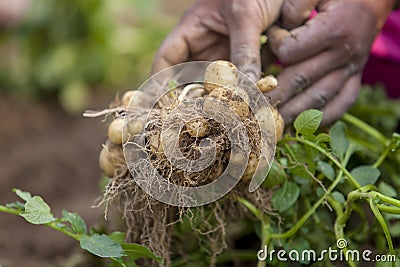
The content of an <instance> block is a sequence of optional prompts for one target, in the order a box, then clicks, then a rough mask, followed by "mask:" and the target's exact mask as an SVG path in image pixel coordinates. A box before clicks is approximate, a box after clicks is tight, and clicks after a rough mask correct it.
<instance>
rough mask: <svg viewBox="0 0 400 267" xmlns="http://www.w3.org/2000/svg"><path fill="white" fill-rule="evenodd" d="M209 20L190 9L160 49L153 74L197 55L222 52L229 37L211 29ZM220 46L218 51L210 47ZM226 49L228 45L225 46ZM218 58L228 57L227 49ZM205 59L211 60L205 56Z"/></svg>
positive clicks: (154, 63)
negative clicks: (202, 18)
mask: <svg viewBox="0 0 400 267" xmlns="http://www.w3.org/2000/svg"><path fill="white" fill-rule="evenodd" d="M206 22H207V21H202V20H201V19H200V17H199V15H197V14H195V13H194V12H190V11H188V12H187V13H186V14H185V15H184V16H183V18H182V20H181V21H180V22H179V24H178V25H177V26H176V27H175V29H174V30H173V31H172V32H171V33H170V34H169V35H168V36H167V38H166V39H165V40H164V42H163V43H162V44H161V46H160V48H159V49H158V51H157V53H156V56H155V58H154V61H153V66H152V71H151V72H152V74H154V73H155V72H158V71H160V70H162V69H165V68H167V67H170V66H172V65H175V64H179V63H183V62H186V61H188V60H189V59H192V60H194V59H197V58H196V56H197V55H199V54H204V53H206V52H211V54H215V53H216V52H217V51H218V52H222V49H221V48H220V47H221V44H225V45H226V44H227V43H228V42H227V40H228V39H227V37H226V36H225V35H224V34H221V33H218V32H212V31H210V29H209V27H208V25H207V23H206ZM212 47H218V49H217V51H216V50H212V49H210V48H212ZM224 50H226V46H225V48H224ZM221 54H222V55H221V56H219V57H217V56H216V55H214V56H213V58H214V57H216V58H218V59H219V58H223V57H226V56H225V55H226V54H227V52H226V51H224V53H221ZM197 60H198V59H197ZM204 60H211V59H210V58H204Z"/></svg>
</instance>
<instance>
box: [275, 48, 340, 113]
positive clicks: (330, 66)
mask: <svg viewBox="0 0 400 267" xmlns="http://www.w3.org/2000/svg"><path fill="white" fill-rule="evenodd" d="M345 60H346V59H344V58H340V57H338V55H337V54H336V53H333V52H332V51H326V52H323V53H321V54H319V55H317V56H315V57H313V58H310V59H309V60H307V61H303V62H301V63H298V64H295V65H293V66H289V67H287V68H285V69H284V70H283V72H282V73H281V74H279V75H278V77H277V78H278V84H279V85H278V88H277V89H275V90H273V91H271V92H270V93H269V94H268V96H269V97H270V99H271V103H273V104H278V105H283V104H284V103H285V102H286V101H287V100H288V99H290V98H292V97H293V96H294V95H296V94H297V93H299V92H301V91H303V90H305V89H306V88H307V87H308V86H310V85H311V84H313V83H314V82H316V81H317V80H319V79H320V78H321V77H323V76H324V75H326V74H328V73H330V72H332V71H333V70H335V69H337V68H339V67H340V66H342V65H343V64H344V63H345V62H344V61H345Z"/></svg>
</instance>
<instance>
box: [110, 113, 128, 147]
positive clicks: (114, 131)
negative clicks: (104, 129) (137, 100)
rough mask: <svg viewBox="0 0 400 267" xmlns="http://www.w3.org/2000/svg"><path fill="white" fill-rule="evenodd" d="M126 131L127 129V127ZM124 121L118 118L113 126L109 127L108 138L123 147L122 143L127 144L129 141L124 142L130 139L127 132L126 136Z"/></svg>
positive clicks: (112, 123)
mask: <svg viewBox="0 0 400 267" xmlns="http://www.w3.org/2000/svg"><path fill="white" fill-rule="evenodd" d="M125 129H126V127H125ZM123 132H124V119H123V118H116V119H115V120H113V121H112V122H111V124H110V125H109V126H108V138H109V139H110V141H111V142H112V143H114V144H116V145H121V144H122V143H125V142H126V141H127V140H123V139H122V137H124V139H127V138H128V134H127V132H126V131H125V133H124V135H123Z"/></svg>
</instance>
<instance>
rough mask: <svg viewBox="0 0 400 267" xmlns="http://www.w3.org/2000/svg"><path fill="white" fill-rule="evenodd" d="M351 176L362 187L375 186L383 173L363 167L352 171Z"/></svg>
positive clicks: (372, 168) (369, 167)
mask: <svg viewBox="0 0 400 267" xmlns="http://www.w3.org/2000/svg"><path fill="white" fill-rule="evenodd" d="M351 175H352V176H353V177H354V179H356V181H357V182H358V183H359V184H360V185H361V186H365V185H368V184H372V185H373V184H375V183H376V181H377V180H378V178H379V176H380V175H381V172H380V171H379V170H378V169H377V168H374V167H372V166H369V165H363V166H358V167H356V168H354V169H352V170H351Z"/></svg>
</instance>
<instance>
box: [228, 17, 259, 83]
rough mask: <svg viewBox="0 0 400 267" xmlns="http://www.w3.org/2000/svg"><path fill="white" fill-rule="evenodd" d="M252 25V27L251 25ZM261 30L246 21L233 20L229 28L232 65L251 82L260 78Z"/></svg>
mask: <svg viewBox="0 0 400 267" xmlns="http://www.w3.org/2000/svg"><path fill="white" fill-rule="evenodd" d="M252 24H253V25H252ZM261 32H262V29H261V28H259V27H255V25H254V22H250V21H249V20H247V19H244V20H241V21H240V22H239V21H238V20H235V21H234V22H232V24H231V27H230V38H231V43H230V54H231V60H232V63H233V64H235V65H236V66H237V67H238V69H239V70H240V71H241V72H243V73H244V74H246V75H247V76H248V77H249V78H250V79H251V80H252V81H254V82H255V81H257V80H258V79H259V78H260V76H261V58H260V36H261Z"/></svg>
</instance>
